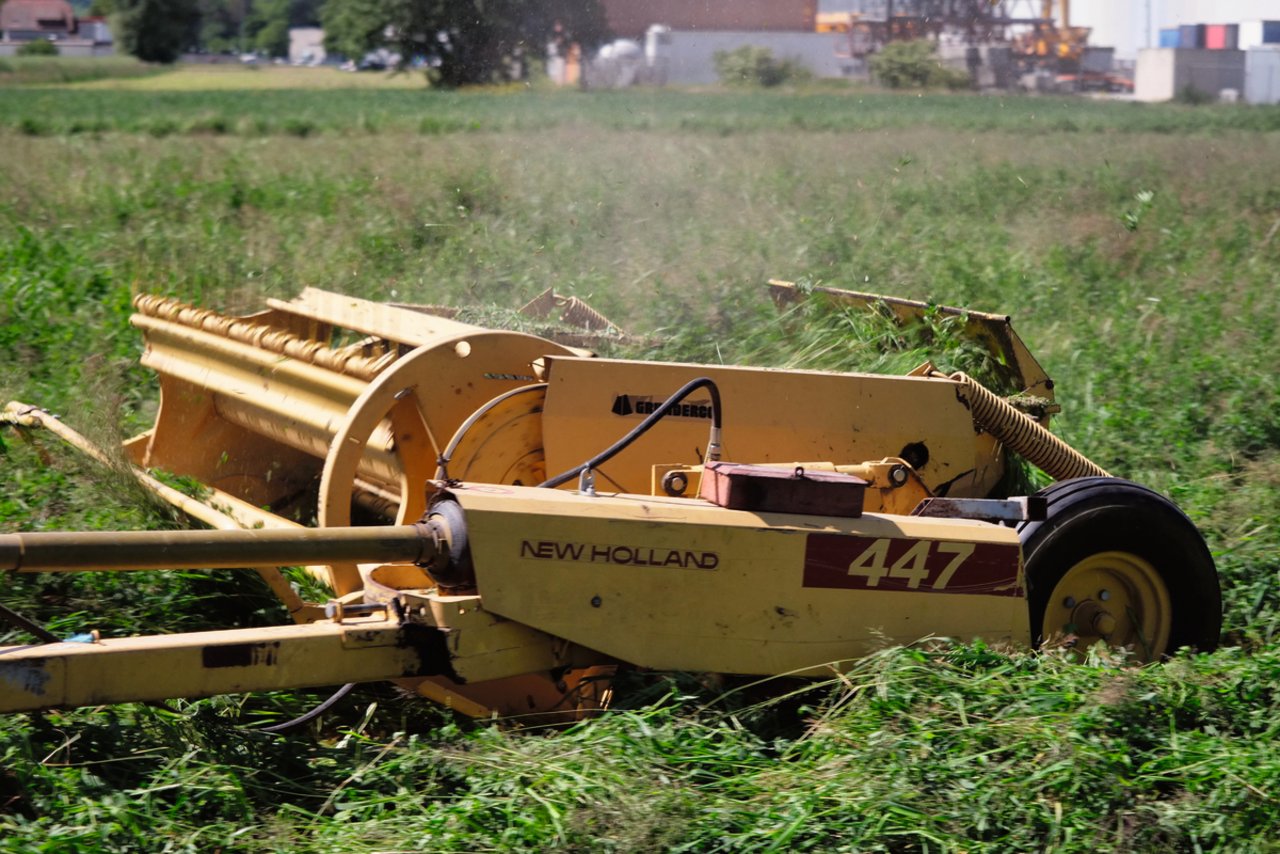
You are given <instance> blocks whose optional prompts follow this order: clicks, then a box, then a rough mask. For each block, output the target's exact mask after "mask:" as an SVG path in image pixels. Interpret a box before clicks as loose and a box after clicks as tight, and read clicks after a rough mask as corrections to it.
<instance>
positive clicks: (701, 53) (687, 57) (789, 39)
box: [664, 30, 866, 86]
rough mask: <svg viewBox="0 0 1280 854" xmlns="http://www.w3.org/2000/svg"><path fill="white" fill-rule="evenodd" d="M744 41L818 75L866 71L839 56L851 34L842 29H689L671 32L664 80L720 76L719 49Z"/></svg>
mask: <svg viewBox="0 0 1280 854" xmlns="http://www.w3.org/2000/svg"><path fill="white" fill-rule="evenodd" d="M744 45H751V46H754V47H766V48H768V49H769V50H771V51H773V56H774V58H775V59H791V60H795V61H796V62H798V63H799V64H800V65H803V66H804V67H805V68H807V69H809V71H810V72H812V73H813V75H814V76H815V77H852V76H855V75H858V74H865V73H866V63H864V62H863V61H862V60H858V59H852V58H850V57H847V56H846V57H840V56H839V55H838V54H837V50H838V49H842V48H843V49H847V48H848V45H849V37H848V36H847V35H845V34H842V33H769V32H741V31H718V32H712V31H706V30H686V31H674V32H672V33H671V45H670V46H669V47H668V48H667V50H666V56H667V59H666V68H665V75H664V76H665V80H666V82H667V83H673V84H676V85H685V86H688V85H702V84H707V83H716V82H718V81H719V80H720V77H719V75H717V74H716V66H715V60H714V56H715V53H716V51H720V50H724V51H730V50H734V49H736V48H740V47H743V46H744Z"/></svg>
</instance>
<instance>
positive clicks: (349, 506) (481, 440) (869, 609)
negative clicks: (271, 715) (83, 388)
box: [0, 282, 1221, 717]
mask: <svg viewBox="0 0 1280 854" xmlns="http://www.w3.org/2000/svg"><path fill="white" fill-rule="evenodd" d="M770 287H771V289H772V292H773V295H774V298H775V300H776V301H777V302H778V303H779V304H780V305H784V306H785V305H787V304H789V303H793V302H795V301H798V300H805V299H818V298H821V299H827V300H831V301H834V302H837V303H849V304H853V305H866V306H870V307H873V308H874V309H875V310H877V311H879V312H881V313H882V314H883V315H885V316H887V317H889V318H892V319H893V320H894V321H895V322H898V323H902V324H909V323H913V322H918V321H919V320H920V318H922V317H923V316H925V315H926V314H928V315H930V316H937V315H942V316H946V317H949V318H951V319H952V320H954V322H956V323H957V324H959V325H960V326H961V327H962V328H963V329H964V331H965V334H966V335H968V336H969V337H971V338H972V339H974V340H975V341H977V342H979V343H980V344H981V345H982V346H983V347H985V348H986V349H987V350H989V351H990V353H991V354H992V355H993V356H994V360H993V361H994V362H995V363H996V364H998V365H999V366H1000V370H1001V371H1002V373H1003V375H1004V379H1005V380H1006V381H1007V384H1008V385H1009V386H1010V388H1012V389H1014V390H1016V391H1017V392H1018V394H1017V395H1015V396H1013V397H1011V398H1010V397H1006V396H1003V395H999V394H996V393H994V392H993V391H991V390H989V389H988V388H986V387H984V386H983V385H981V384H980V383H978V382H976V381H975V380H973V379H971V378H970V377H968V376H966V375H965V374H962V373H954V374H949V375H948V374H943V373H941V372H939V371H937V370H936V369H935V368H934V367H933V366H932V365H930V364H925V365H922V366H921V367H919V368H917V369H916V370H913V371H912V372H910V374H908V375H906V376H885V375H877V374H865V373H828V372H819V371H805V370H777V369H766V368H753V367H740V366H724V365H696V364H677V363H664V362H647V361H635V360H622V359H608V358H599V357H596V356H595V355H593V353H592V352H591V351H590V350H588V349H587V347H589V346H590V345H591V336H593V335H601V334H607V333H608V332H610V331H612V330H615V329H616V326H615V325H613V324H611V323H610V322H609V321H608V320H607V319H606V318H604V317H603V316H602V315H600V314H599V313H598V312H594V311H592V310H590V309H589V307H586V306H585V305H582V304H580V303H578V302H577V301H576V300H573V299H572V298H563V297H559V296H557V295H555V294H553V293H550V292H548V293H547V294H544V295H543V297H541V298H540V300H541V302H542V307H543V309H545V310H547V311H553V312H559V313H560V314H563V315H564V316H566V317H567V316H569V315H570V314H574V315H576V318H577V320H578V321H579V322H580V325H581V326H582V327H583V329H581V330H580V334H577V335H575V336H573V337H571V338H568V339H564V338H561V340H553V337H543V336H539V335H534V334H530V333H523V332H512V331H505V330H499V329H491V328H485V327H481V326H476V325H471V324H467V323H463V322H460V321H459V320H458V319H456V318H449V317H444V316H441V313H440V312H438V311H434V312H433V311H431V310H429V309H424V308H423V307H420V306H406V305H386V304H380V303H374V302H370V301H366V300H362V299H357V298H353V297H349V296H344V295H340V294H334V293H329V292H325V291H320V290H315V289H307V290H305V291H303V292H302V293H301V294H300V295H299V296H298V297H297V298H295V299H293V300H289V301H283V300H269V301H268V304H267V307H266V308H265V309H264V310H263V311H261V312H259V313H256V314H252V315H249V316H245V317H230V316H226V315H222V314H218V313H216V312H214V311H210V310H207V309H202V308H198V307H195V306H191V305H187V304H184V303H181V302H178V301H176V300H172V299H167V298H161V297H155V296H140V297H138V298H137V299H136V300H135V307H136V311H137V313H136V314H135V316H134V317H133V320H132V322H133V324H134V325H135V326H136V327H138V328H139V329H140V330H141V332H142V334H143V338H144V343H145V349H144V352H143V356H142V362H143V364H144V365H146V366H147V367H149V368H151V369H153V370H154V371H156V372H157V374H158V375H159V385H160V401H159V408H158V412H157V416H156V420H155V424H154V426H153V427H152V428H151V429H149V430H147V431H146V432H144V433H143V434H141V435H139V436H137V437H135V438H133V439H130V440H128V441H127V442H126V443H125V444H124V448H123V451H124V454H125V455H126V456H127V458H128V460H129V465H130V466H131V467H132V470H133V472H134V474H135V475H136V476H137V478H138V479H139V481H140V482H141V483H143V485H145V486H147V487H148V488H149V489H151V490H152V491H153V492H154V493H155V494H156V495H158V496H159V497H161V498H162V499H164V500H166V501H168V502H170V503H172V504H173V505H174V506H176V507H178V508H179V509H180V510H182V511H183V512H184V513H186V514H187V515H188V516H190V517H191V518H192V519H194V520H197V521H199V522H202V523H204V524H205V525H208V526H209V528H210V530H191V531H163V532H121V533H102V532H95V533H10V534H4V535H0V572H4V573H31V572H72V571H89V570H97V571H113V570H157V571H164V570H168V569H173V568H179V567H201V568H208V569H233V570H234V569H254V570H256V571H257V572H259V573H260V574H261V575H262V576H263V578H264V580H265V581H266V583H267V584H268V585H269V586H270V587H271V589H272V590H273V591H274V592H275V594H276V595H277V596H278V597H279V598H280V600H281V601H282V603H283V604H284V605H285V607H286V609H287V610H288V612H289V614H290V615H291V616H292V618H293V623H292V624H286V625H279V626H273V627H268V628H253V629H236V630H224V631H212V632H200V633H193V634H171V635H159V636H144V637H119V638H117V637H101V636H97V635H90V636H88V637H87V638H82V639H80V640H83V641H86V642H69V641H66V640H63V639H60V638H57V637H54V636H51V635H50V634H49V633H48V632H47V631H45V630H43V629H42V628H41V627H40V626H38V625H36V624H34V623H32V622H31V621H27V620H25V618H23V617H22V615H19V614H15V613H13V612H11V611H9V610H8V609H0V618H4V617H6V616H7V617H8V619H9V620H10V621H13V622H16V623H17V624H18V625H20V626H25V627H27V629H28V630H29V631H31V632H32V633H33V634H35V635H36V636H37V637H38V639H40V640H41V641H43V642H40V643H33V644H29V645H20V646H7V647H0V711H7V712H14V711H23V710H34V709H42V708H49V707H66V706H80V705H90V704H105V703H116V702H124V701H136V700H158V699H163V698H169V697H199V696H208V695H212V694H219V693H227V692H248V691H260V690H268V689H280V688H303V687H320V686H331V685H338V684H344V683H358V682H374V681H382V680H391V681H394V682H396V683H397V684H398V685H400V686H402V687H403V688H405V689H407V690H410V691H413V692H416V693H417V694H420V695H421V696H423V697H426V698H429V699H431V700H434V701H436V702H438V703H441V704H443V705H445V706H448V707H450V708H452V709H454V710H457V711H459V712H461V713H464V714H468V715H472V716H480V717H484V716H493V715H500V716H513V715H548V714H555V715H568V716H574V715H579V714H582V713H585V712H587V711H590V710H592V709H596V708H599V707H600V706H601V705H603V704H604V703H606V702H607V695H608V686H609V680H610V677H611V676H612V675H613V674H614V673H615V672H616V670H617V669H618V668H620V667H625V668H642V669H653V670H680V671H702V672H709V673H718V674H742V675H749V676H761V677H767V676H774V675H779V674H789V675H796V676H812V675H818V674H822V673H829V672H831V670H832V668H839V666H840V662H845V661H849V660H851V659H854V658H857V657H859V656H863V655H866V654H868V653H869V652H871V651H873V650H875V649H877V648H880V647H882V646H884V645H887V644H900V643H911V642H914V641H917V640H919V639H921V638H924V637H930V636H945V637H950V638H956V639H960V640H971V639H975V638H982V639H984V640H986V641H988V642H991V643H1009V644H1021V645H1027V646H1031V645H1037V644H1042V643H1049V642H1053V643H1059V642H1061V643H1065V644H1068V645H1075V646H1076V647H1078V648H1081V649H1083V648H1085V647H1087V646H1089V645H1091V644H1093V643H1097V642H1102V643H1106V644H1109V645H1111V646H1114V647H1117V648H1123V649H1125V650H1127V651H1128V654H1129V655H1131V656H1132V657H1133V658H1134V659H1136V660H1141V661H1154V660H1158V659H1160V658H1161V657H1163V656H1166V655H1168V654H1171V653H1172V652H1174V651H1175V650H1177V649H1178V648H1180V647H1183V646H1192V647H1197V648H1200V649H1208V648H1212V647H1213V646H1214V645H1215V644H1216V641H1217V638H1218V633H1219V630H1220V622H1221V606H1220V597H1219V587H1218V580H1217V575H1216V571H1215V568H1214V564H1213V560H1212V558H1211V556H1210V554H1209V552H1208V550H1207V548H1206V547H1205V544H1204V541H1203V539H1202V538H1201V536H1200V534H1199V533H1198V532H1197V530H1196V529H1195V527H1194V525H1192V523H1191V522H1190V521H1189V520H1188V519H1187V517H1186V516H1185V515H1183V514H1182V512H1181V511H1180V510H1178V508H1177V507H1176V506H1175V505H1174V504H1172V503H1171V502H1170V501H1169V500H1168V499H1166V498H1164V497H1163V496H1160V495H1158V494H1157V493H1155V492H1153V491H1151V490H1149V489H1147V488H1145V487H1142V486H1139V485H1137V484H1134V483H1130V482H1128V481H1125V480H1121V479H1119V478H1116V477H1112V476H1111V475H1110V474H1108V473H1107V472H1106V471H1104V470H1103V469H1101V468H1100V467H1099V466H1097V465H1096V464H1094V463H1092V462H1091V461H1089V460H1088V459H1087V458H1086V457H1084V456H1083V455H1082V454H1081V453H1079V452H1078V451H1076V450H1075V449H1073V448H1071V447H1070V446H1068V445H1066V444H1065V443H1064V442H1062V441H1060V440H1059V439H1057V438H1056V437H1055V436H1054V435H1053V434H1052V433H1051V432H1050V431H1049V430H1048V429H1047V423H1048V421H1049V418H1050V417H1051V415H1052V414H1053V413H1054V412H1056V411H1057V408H1058V407H1057V404H1056V403H1055V402H1054V384H1053V381H1052V380H1051V379H1050V378H1049V377H1048V376H1047V375H1046V374H1045V372H1044V370H1043V369H1042V368H1041V366H1040V365H1039V364H1038V363H1037V362H1036V360H1035V358H1034V357H1033V356H1032V355H1031V353H1030V352H1029V351H1028V349H1027V348H1026V346H1025V345H1024V344H1023V342H1022V340H1021V339H1020V338H1019V337H1018V335H1017V334H1016V333H1015V332H1014V330H1013V326H1012V324H1011V321H1010V319H1009V318H1008V317H1006V316H1003V315H994V314H984V313H981V312H975V311H962V310H959V309H952V308H946V307H940V306H929V305H925V304H923V303H918V302H913V301H909V300H901V299H892V298H885V297H878V296H874V295H868V294H858V293H854V292H849V291H840V290H836V289H829V288H804V289H800V288H797V287H796V286H794V285H791V284H789V283H785V282H773V283H771V285H770ZM4 420H5V421H6V422H7V423H8V424H10V425H12V426H13V427H15V428H16V429H20V430H23V431H27V432H30V433H36V432H38V431H40V430H45V431H49V432H52V433H54V434H56V435H58V436H60V437H61V438H63V439H66V440H67V441H68V442H70V443H72V444H73V445H75V446H76V447H78V448H80V449H81V450H84V451H86V452H87V453H90V454H91V455H94V456H96V457H99V458H100V459H104V460H105V459H107V458H108V457H109V456H110V454H108V453H107V452H106V451H104V450H103V449H101V448H97V447H95V446H93V445H91V444H90V443H88V442H87V441H86V440H85V439H84V438H83V437H82V436H80V435H79V434H77V433H75V432H74V431H73V430H71V429H70V428H69V427H68V426H67V425H65V424H63V423H62V422H61V421H60V420H59V419H57V418H55V417H54V416H52V415H51V414H50V413H47V412H45V411H44V410H41V409H39V408H38V407H35V406H30V405H26V404H22V403H16V402H15V403H10V404H9V406H8V408H7V410H6V412H5V414H4ZM1015 457H1016V458H1020V459H1021V460H1023V461H1026V463H1029V464H1030V465H1033V466H1035V467H1037V468H1039V469H1041V470H1042V471H1043V472H1045V473H1046V474H1047V475H1048V476H1049V477H1050V478H1052V479H1053V480H1054V482H1053V483H1052V485H1050V486H1049V487H1048V488H1046V489H1044V490H1041V491H1039V492H1036V493H1035V494H1031V495H1010V494H1007V492H1008V489H1007V487H1006V486H1005V484H1007V483H1010V482H1011V481H1012V479H1011V478H1008V477H1006V475H1007V473H1008V472H1009V470H1010V467H1011V466H1014V465H1021V464H1022V463H1019V462H1017V461H1016V460H1015ZM157 470H160V471H163V472H168V473H171V474H173V475H178V476H180V477H181V478H182V479H183V482H186V483H193V482H194V483H197V484H199V488H198V489H195V490H186V491H180V490H178V489H175V488H174V487H172V486H170V485H167V484H166V482H165V480H167V479H165V480H162V479H161V478H158V477H157V476H156V473H157ZM170 482H171V481H170ZM282 567H285V568H288V567H305V571H306V572H308V573H310V575H312V576H314V578H315V579H317V580H318V581H320V582H322V583H323V585H324V588H325V589H326V590H327V593H326V594H325V597H324V598H325V600H326V601H313V602H309V601H305V600H304V597H303V596H302V595H301V594H300V593H299V592H298V587H297V585H296V584H294V583H291V581H290V579H289V577H288V576H287V575H286V574H284V573H283V572H282V571H281V568H282Z"/></svg>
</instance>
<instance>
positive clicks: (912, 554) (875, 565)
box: [849, 538, 974, 590]
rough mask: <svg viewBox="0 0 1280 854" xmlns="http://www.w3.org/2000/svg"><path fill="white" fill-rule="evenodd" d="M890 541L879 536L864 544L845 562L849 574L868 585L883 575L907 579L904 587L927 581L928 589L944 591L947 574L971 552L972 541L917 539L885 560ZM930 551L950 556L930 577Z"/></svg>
mask: <svg viewBox="0 0 1280 854" xmlns="http://www.w3.org/2000/svg"><path fill="white" fill-rule="evenodd" d="M893 542H894V541H893V540H891V539H887V538H881V539H878V540H876V541H875V542H873V543H872V544H871V545H870V546H868V547H867V548H866V549H865V550H864V551H863V552H862V554H860V555H858V556H857V557H856V558H854V559H853V561H852V562H851V563H850V564H849V575H858V576H862V577H863V578H865V579H866V580H867V582H866V583H867V586H868V587H878V586H879V585H880V582H881V581H882V580H883V579H885V578H893V579H899V580H902V581H905V582H907V588H908V589H910V590H918V589H920V586H921V585H922V584H924V583H925V582H929V589H931V590H945V589H946V587H947V583H948V582H950V581H951V576H953V575H955V574H956V570H958V569H959V568H960V566H961V564H963V563H964V562H965V561H966V560H967V559H968V558H969V556H970V555H972V554H973V550H974V544H973V543H943V542H934V541H933V540H918V541H917V542H915V543H913V544H912V546H911V548H909V549H907V551H906V552H905V553H904V554H903V555H902V556H901V557H899V558H898V559H897V560H895V561H894V562H893V563H889V545H890V544H891V543H893ZM931 554H937V555H940V556H945V555H950V556H951V559H950V560H949V561H947V563H946V565H945V566H943V567H942V568H941V571H939V572H938V573H937V575H935V576H934V577H933V578H932V580H931V579H930V577H929V576H930V574H931V571H932V570H931V567H930V564H932V565H933V568H934V569H936V568H937V565H938V563H939V561H937V560H934V561H930V560H929V557H930V555H931Z"/></svg>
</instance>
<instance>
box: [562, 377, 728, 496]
mask: <svg viewBox="0 0 1280 854" xmlns="http://www.w3.org/2000/svg"><path fill="white" fill-rule="evenodd" d="M700 388H705V389H706V390H707V391H708V392H710V393H711V439H710V440H709V441H708V443H707V459H706V461H707V462H715V461H716V460H719V459H720V418H721V413H720V389H719V388H717V387H716V384H715V382H714V381H713V380H712V379H711V378H710V377H698V378H697V379H696V380H690V381H689V382H687V383H685V384H684V385H683V386H681V387H680V389H679V391H677V392H676V393H675V394H673V395H671V397H669V398H667V400H666V402H665V403H663V404H662V405H661V406H659V407H658V408H657V409H655V410H653V412H651V413H650V414H649V415H648V416H647V417H646V418H645V419H644V420H643V421H641V422H640V423H639V424H637V425H636V426H635V428H634V429H632V430H631V432H630V433H628V434H627V435H625V436H623V437H622V438H621V439H619V440H618V441H616V442H614V443H613V444H612V445H610V446H609V447H608V448H605V449H604V450H603V451H601V452H600V453H598V454H596V455H595V456H594V457H592V458H591V459H589V460H587V461H586V462H585V463H582V464H581V465H578V466H574V467H573V468H571V469H569V470H568V471H566V472H562V473H561V474H558V475H556V476H555V477H553V478H549V479H547V480H544V481H543V482H542V483H540V484H538V486H540V487H547V488H554V487H557V486H559V485H560V484H562V483H565V482H567V481H569V480H572V479H573V478H575V477H577V476H578V475H580V474H581V473H582V472H583V471H585V470H586V469H592V468H595V467H596V466H599V465H602V464H603V463H606V462H608V461H609V460H610V459H612V458H613V457H614V456H615V455H616V454H618V453H619V452H620V451H622V450H624V449H625V448H626V447H627V446H628V445H630V444H631V443H632V442H634V441H635V440H636V439H639V438H640V437H641V436H643V435H644V434H645V433H647V432H649V428H650V427H652V426H653V425H655V424H657V423H658V422H659V421H661V420H662V419H663V417H664V416H666V415H667V414H668V413H670V412H671V410H672V409H673V408H675V406H676V404H678V403H679V402H680V401H682V400H684V399H685V398H686V397H688V396H689V395H690V394H692V393H693V392H695V391H697V390H698V389H700Z"/></svg>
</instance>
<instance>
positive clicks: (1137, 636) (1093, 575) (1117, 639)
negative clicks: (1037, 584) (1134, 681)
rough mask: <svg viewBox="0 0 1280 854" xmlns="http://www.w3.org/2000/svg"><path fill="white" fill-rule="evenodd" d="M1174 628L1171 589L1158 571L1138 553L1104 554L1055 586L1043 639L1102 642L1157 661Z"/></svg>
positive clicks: (1079, 643)
mask: <svg viewBox="0 0 1280 854" xmlns="http://www.w3.org/2000/svg"><path fill="white" fill-rule="evenodd" d="M1172 625H1173V607H1172V603H1171V599H1170V596H1169V589H1168V587H1167V586H1166V585H1165V583H1164V581H1163V580H1162V579H1161V578H1160V574H1159V573H1158V572H1157V571H1156V569H1155V567H1154V566H1152V565H1151V563H1150V562H1148V561H1147V560H1145V559H1144V558H1142V557H1139V556H1138V555H1136V554H1133V553H1132V552H1121V551H1112V552H1099V553H1098V554H1095V555H1090V556H1089V557H1087V558H1085V559H1083V560H1081V561H1079V562H1078V563H1076V564H1075V565H1074V566H1072V567H1071V568H1070V569H1068V570H1067V571H1066V573H1065V574H1064V575H1063V576H1062V578H1061V579H1060V580H1059V581H1058V583H1057V584H1056V585H1055V586H1054V588H1053V592H1052V593H1051V594H1050V596H1049V604H1048V606H1047V607H1046V608H1045V614H1044V622H1043V625H1042V626H1041V636H1042V637H1043V638H1044V639H1045V640H1050V639H1053V638H1065V639H1069V640H1071V641H1072V644H1073V645H1074V646H1077V647H1078V648H1081V649H1083V648H1086V647H1089V646H1092V645H1093V644H1095V643H1097V642H1098V641H1102V642H1104V643H1106V644H1108V645H1109V646H1114V647H1125V648H1128V649H1130V650H1132V652H1133V653H1134V655H1135V657H1137V658H1138V659H1139V660H1141V661H1152V660H1155V659H1157V658H1159V657H1160V656H1161V655H1163V654H1164V653H1165V652H1167V651H1168V646H1169V635H1170V632H1171V630H1172Z"/></svg>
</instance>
